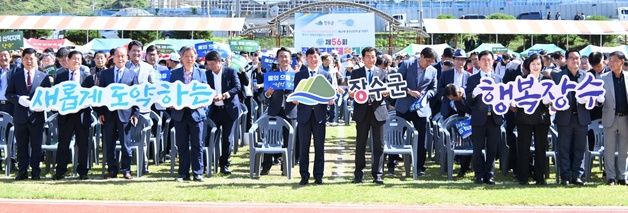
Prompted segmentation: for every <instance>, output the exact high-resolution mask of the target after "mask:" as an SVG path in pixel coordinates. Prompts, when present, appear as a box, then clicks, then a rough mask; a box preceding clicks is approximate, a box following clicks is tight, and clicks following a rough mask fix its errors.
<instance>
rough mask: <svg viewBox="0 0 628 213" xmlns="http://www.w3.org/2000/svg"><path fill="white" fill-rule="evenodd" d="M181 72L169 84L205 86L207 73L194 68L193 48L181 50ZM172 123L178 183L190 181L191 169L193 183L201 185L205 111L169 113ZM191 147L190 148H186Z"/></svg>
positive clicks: (182, 110) (175, 73)
mask: <svg viewBox="0 0 628 213" xmlns="http://www.w3.org/2000/svg"><path fill="white" fill-rule="evenodd" d="M180 52H181V64H183V66H182V67H181V68H178V69H175V70H173V71H172V74H171V75H170V79H169V80H170V82H176V81H180V82H183V83H184V84H189V83H190V82H192V81H194V80H196V81H198V82H200V83H207V77H206V73H205V72H204V71H203V70H201V69H199V68H198V67H196V66H194V62H195V60H196V50H194V48H193V47H187V46H186V47H183V48H182V49H181V51H180ZM170 113H171V115H172V120H173V121H174V128H175V130H176V143H177V147H178V149H177V151H178V153H179V171H178V173H179V177H178V178H177V181H184V180H190V165H192V173H193V175H194V181H197V182H202V181H203V144H204V138H203V128H204V122H205V119H207V107H199V108H196V109H190V108H183V109H181V110H176V109H171V111H170ZM188 147H190V148H188Z"/></svg>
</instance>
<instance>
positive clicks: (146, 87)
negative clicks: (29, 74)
mask: <svg viewBox="0 0 628 213" xmlns="http://www.w3.org/2000/svg"><path fill="white" fill-rule="evenodd" d="M214 95H215V91H214V90H213V89H211V87H209V85H208V84H204V83H201V82H198V81H192V82H191V83H189V84H184V83H182V82H180V81H177V82H174V83H170V82H165V81H160V82H159V83H155V84H149V83H146V84H138V85H133V86H128V85H125V84H111V85H109V86H107V87H104V88H103V87H92V88H83V87H81V86H80V84H78V83H77V82H74V81H64V82H62V83H60V84H57V85H55V86H53V87H50V88H43V87H39V88H37V90H36V91H35V94H34V95H33V98H32V100H31V101H32V104H31V107H30V109H31V110H33V111H44V110H53V111H58V112H59V114H62V115H66V114H69V113H76V112H78V111H79V110H81V109H84V108H87V107H90V106H92V107H101V106H105V107H107V108H109V110H112V111H113V110H123V109H129V108H131V107H133V106H137V107H139V108H140V110H150V107H151V106H152V105H153V104H155V103H157V104H159V105H161V106H163V107H165V108H168V107H173V108H175V109H177V110H180V109H183V108H191V109H196V108H199V107H204V106H209V105H211V103H212V100H213V98H214Z"/></svg>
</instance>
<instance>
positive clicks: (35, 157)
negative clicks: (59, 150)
mask: <svg viewBox="0 0 628 213" xmlns="http://www.w3.org/2000/svg"><path fill="white" fill-rule="evenodd" d="M36 55H37V52H36V51H35V49H33V48H26V49H24V50H23V51H22V63H23V66H22V67H21V68H18V69H17V70H16V71H15V73H14V74H13V75H12V76H11V80H9V82H8V85H7V90H6V94H5V95H6V97H7V99H8V100H9V101H10V102H11V103H13V105H14V106H15V107H14V109H13V112H14V114H13V124H14V125H15V140H16V143H17V161H18V173H17V176H16V177H15V180H25V179H27V178H28V174H27V170H28V166H29V164H30V167H31V178H32V179H33V180H39V179H40V176H39V175H40V172H41V170H40V169H39V162H40V161H41V142H42V137H43V134H42V132H43V131H44V122H45V118H44V112H33V111H31V110H30V109H29V107H30V105H31V101H30V99H31V98H32V97H33V94H34V93H35V89H37V87H50V85H51V83H50V80H49V78H48V77H47V76H46V74H44V73H43V72H40V71H39V69H38V66H37V56H36Z"/></svg>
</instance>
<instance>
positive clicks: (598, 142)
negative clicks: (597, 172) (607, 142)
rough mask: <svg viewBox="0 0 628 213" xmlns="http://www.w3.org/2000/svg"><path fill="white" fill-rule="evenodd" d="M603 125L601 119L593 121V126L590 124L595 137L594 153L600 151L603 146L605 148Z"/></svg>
mask: <svg viewBox="0 0 628 213" xmlns="http://www.w3.org/2000/svg"><path fill="white" fill-rule="evenodd" d="M601 125H602V120H601V119H597V120H594V121H591V124H589V130H591V131H593V135H594V137H593V138H594V141H592V142H593V150H594V151H597V150H600V149H601V148H602V146H604V129H602V127H601ZM588 138H589V137H587V140H588ZM589 143H591V141H589Z"/></svg>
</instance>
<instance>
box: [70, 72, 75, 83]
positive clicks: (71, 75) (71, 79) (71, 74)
mask: <svg viewBox="0 0 628 213" xmlns="http://www.w3.org/2000/svg"><path fill="white" fill-rule="evenodd" d="M70 81H74V72H71V73H70Z"/></svg>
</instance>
